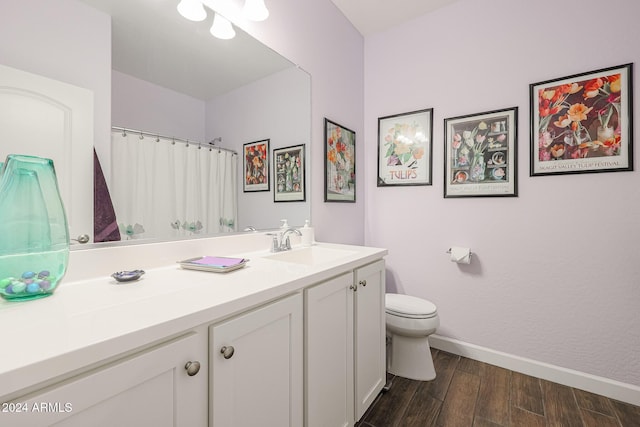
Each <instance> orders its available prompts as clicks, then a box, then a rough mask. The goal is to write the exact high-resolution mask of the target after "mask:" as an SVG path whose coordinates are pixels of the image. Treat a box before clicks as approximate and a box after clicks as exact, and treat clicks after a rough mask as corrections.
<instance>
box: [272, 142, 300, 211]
mask: <svg viewBox="0 0 640 427" xmlns="http://www.w3.org/2000/svg"><path fill="white" fill-rule="evenodd" d="M273 159H274V168H273V170H274V176H275V185H274V187H275V189H274V192H273V201H274V202H303V201H304V200H305V161H306V159H305V154H304V144H302V145H294V146H291V147H284V148H278V149H274V150H273Z"/></svg>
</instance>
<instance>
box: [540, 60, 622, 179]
mask: <svg viewBox="0 0 640 427" xmlns="http://www.w3.org/2000/svg"><path fill="white" fill-rule="evenodd" d="M632 75H633V72H632V64H626V65H620V66H617V67H611V68H605V69H602V70H597V71H591V72H588V73H582V74H576V75H573V76H568V77H562V78H559V79H553V80H547V81H545V82H541V83H534V84H531V85H530V86H529V97H530V100H531V170H530V175H531V176H538V175H557V174H575V173H585V172H618V171H630V170H633V162H632V158H633V157H632V152H633V114H632V106H633V101H632V96H633V90H632V84H631V83H632Z"/></svg>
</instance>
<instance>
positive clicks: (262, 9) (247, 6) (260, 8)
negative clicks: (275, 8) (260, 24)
mask: <svg viewBox="0 0 640 427" xmlns="http://www.w3.org/2000/svg"><path fill="white" fill-rule="evenodd" d="M242 13H243V15H244V17H245V18H247V19H250V20H252V21H264V20H265V19H267V18H268V17H269V10H268V9H267V7H266V6H265V5H264V0H245V2H244V8H243V9H242Z"/></svg>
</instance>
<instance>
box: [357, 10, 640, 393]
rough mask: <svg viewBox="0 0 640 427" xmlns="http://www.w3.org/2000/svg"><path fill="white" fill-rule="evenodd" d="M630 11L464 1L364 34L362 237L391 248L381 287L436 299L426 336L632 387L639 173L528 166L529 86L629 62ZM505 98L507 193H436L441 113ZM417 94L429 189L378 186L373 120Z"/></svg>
mask: <svg viewBox="0 0 640 427" xmlns="http://www.w3.org/2000/svg"><path fill="white" fill-rule="evenodd" d="M638 15H640V3H637V2H635V1H631V0H611V1H610V2H607V3H606V5H605V4H604V3H602V2H600V1H596V0H579V1H578V0H572V1H563V2H557V1H555V0H539V1H536V2H527V1H523V0H519V1H513V0H460V1H459V2H457V3H454V4H453V5H451V6H449V7H446V8H443V9H440V10H438V11H436V12H434V13H433V14H429V15H425V16H422V17H418V18H416V19H415V20H413V21H411V22H409V23H407V24H405V25H402V26H398V27H394V28H393V29H391V30H389V31H386V32H383V33H379V34H376V35H373V36H370V37H367V38H366V40H365V89H364V91H365V97H364V100H365V103H364V129H365V135H364V139H365V145H366V147H365V156H366V159H365V165H364V166H365V169H366V172H365V182H366V184H367V186H366V206H365V212H366V221H365V227H366V229H365V236H366V239H365V240H366V244H367V245H372V246H381V247H386V248H388V249H389V256H388V257H387V262H388V265H387V266H388V271H387V287H388V289H389V290H390V291H397V292H401V293H407V294H411V295H416V296H419V297H423V298H427V299H429V300H431V301H433V302H434V303H435V304H436V305H437V306H438V311H439V313H440V316H441V327H440V329H439V330H438V334H440V335H442V336H446V337H451V338H454V339H458V340H460V341H464V342H467V343H471V344H475V345H479V346H483V347H487V348H490V349H493V350H497V351H501V352H505V353H509V354H513V355H517V356H521V357H526V358H530V359H534V360H537V361H540V362H546V363H549V364H552V365H556V366H560V367H567V368H572V369H575V370H578V371H582V372H585V373H589V374H593V375H597V376H602V377H606V378H609V379H613V380H619V381H621V382H624V383H627V384H633V385H640V353H639V352H638V348H640V332H639V331H640V315H639V314H638V313H639V312H640V311H639V310H640V285H639V284H640V279H639V273H640V269H639V267H638V266H639V265H640V251H639V250H638V247H637V245H638V238H639V237H640V226H639V225H638V224H639V222H638V218H640V185H639V184H640V177H639V175H638V174H639V172H637V171H636V172H620V173H600V174H582V175H564V176H543V177H529V158H530V157H529V107H528V105H529V104H528V103H529V92H528V90H529V83H534V82H540V81H544V80H547V79H552V78H556V77H562V76H566V75H571V74H575V73H580V72H584V71H590V70H595V69H598V68H603V67H608V66H615V65H620V64H625V63H629V62H634V61H638V58H639V57H640V56H639V53H640V48H639V47H638V44H637V40H639V39H640V27H638V25H637V22H636V20H637V16H638ZM638 65H639V64H636V70H635V73H634V74H635V75H634V78H636V80H637V67H638ZM635 92H636V93H635V95H636V102H634V108H635V111H636V114H634V120H635V122H636V124H639V123H640V120H639V114H638V112H640V109H638V103H637V100H638V99H640V95H638V93H637V90H636V91H635ZM513 106H518V107H519V117H518V120H519V128H518V133H519V138H518V151H519V161H518V168H519V171H518V178H519V197H517V198H463V199H444V198H443V163H444V160H443V152H444V148H443V145H444V141H443V140H444V136H443V119H444V118H446V117H455V116H460V115H464V114H471V113H476V112H483V111H489V110H494V109H499V108H506V107H513ZM429 107H433V108H434V113H435V118H434V134H433V136H434V141H433V142H434V152H433V158H434V164H433V173H434V175H433V176H434V180H433V182H434V183H433V186H429V187H408V188H395V187H387V188H377V187H376V186H375V184H374V183H375V181H376V174H377V171H376V164H377V163H376V162H377V159H376V153H377V118H378V117H380V116H385V115H390V114H395V113H402V112H406V111H413V110H418V109H422V108H429ZM636 146H637V145H636ZM635 163H636V167H637V162H635ZM453 245H456V246H468V247H470V248H471V250H472V251H473V252H474V253H475V255H474V258H473V262H472V264H471V265H468V266H460V265H457V264H455V263H452V262H450V261H449V259H448V256H447V255H446V254H445V251H446V250H447V248H449V247H451V246H453Z"/></svg>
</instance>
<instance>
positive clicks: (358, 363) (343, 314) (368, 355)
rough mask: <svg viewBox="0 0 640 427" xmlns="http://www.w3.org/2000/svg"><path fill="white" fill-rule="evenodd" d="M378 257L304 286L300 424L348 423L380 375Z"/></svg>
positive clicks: (382, 358)
mask: <svg viewBox="0 0 640 427" xmlns="http://www.w3.org/2000/svg"><path fill="white" fill-rule="evenodd" d="M384 284H385V282H384V261H383V260H380V261H377V262H374V263H372V264H368V265H366V266H364V267H361V268H358V269H356V270H355V271H354V272H353V273H347V274H344V275H341V276H338V277H336V278H334V279H331V280H329V281H327V282H323V283H321V284H318V285H316V286H314V287H311V288H308V289H306V290H305V344H306V386H305V387H306V397H305V400H306V405H305V409H306V416H305V425H306V426H307V427H313V426H352V425H353V424H354V423H355V422H356V421H358V420H359V419H360V418H361V417H362V415H364V412H365V411H366V410H367V408H368V407H369V406H370V405H371V403H373V400H374V399H375V398H376V396H377V395H378V393H379V392H380V390H381V389H382V387H383V386H384V384H385V381H386V366H385V360H386V349H385V319H384V293H385V286H384Z"/></svg>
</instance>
